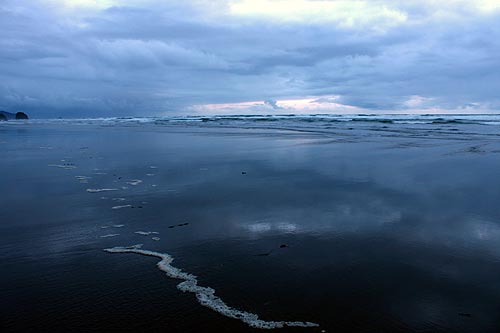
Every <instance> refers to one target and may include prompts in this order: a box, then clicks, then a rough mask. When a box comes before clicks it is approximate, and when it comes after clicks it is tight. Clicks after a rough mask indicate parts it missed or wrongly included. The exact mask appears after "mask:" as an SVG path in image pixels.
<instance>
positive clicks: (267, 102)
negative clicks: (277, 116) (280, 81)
mask: <svg viewBox="0 0 500 333" xmlns="http://www.w3.org/2000/svg"><path fill="white" fill-rule="evenodd" d="M264 104H265V105H269V106H270V107H272V108H273V109H275V110H280V109H283V108H282V107H281V106H279V105H278V102H276V101H275V100H272V99H268V100H265V101H264Z"/></svg>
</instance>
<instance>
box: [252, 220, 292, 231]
mask: <svg viewBox="0 0 500 333" xmlns="http://www.w3.org/2000/svg"><path fill="white" fill-rule="evenodd" d="M243 227H244V228H245V229H246V230H248V231H249V232H252V233H264V232H269V231H281V232H295V231H297V230H298V227H297V225H296V224H293V223H287V222H258V223H252V224H247V225H244V226H243Z"/></svg>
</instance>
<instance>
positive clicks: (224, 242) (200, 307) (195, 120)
mask: <svg viewBox="0 0 500 333" xmlns="http://www.w3.org/2000/svg"><path fill="white" fill-rule="evenodd" d="M0 150H1V151H2V153H1V158H0V175H1V177H0V188H1V193H2V196H1V198H2V204H1V205H0V221H1V223H0V237H1V242H0V258H1V262H2V274H1V277H0V280H1V286H2V288H1V292H0V299H1V300H2V302H1V303H0V304H1V311H0V326H1V327H3V329H2V330H3V331H6V332H26V331H41V330H52V331H90V330H100V331H150V332H156V331H168V332H200V331H202V332H255V331H261V330H262V331H266V330H275V331H280V332H281V331H282V332H415V331H419V332H422V331H426V332H483V333H486V332H498V331H499V330H500V318H499V315H498V314H499V313H500V288H499V287H498V277H499V276H500V206H499V205H498V199H499V198H500V168H499V165H500V117H498V116H488V115H484V116H483V115H479V116H461V115H455V116H446V115H438V116H436V115H425V116H414V115H392V116H384V115H380V116H372V115H356V116H328V115H313V116H246V117H242V116H219V117H201V116H200V117H171V118H139V117H137V118H107V119H79V120H76V119H75V120H36V119H35V120H29V121H8V122H5V123H1V124H0ZM159 262H160V263H161V264H160V265H157V264H158V263H159Z"/></svg>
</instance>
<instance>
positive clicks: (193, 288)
mask: <svg viewBox="0 0 500 333" xmlns="http://www.w3.org/2000/svg"><path fill="white" fill-rule="evenodd" d="M104 251H106V252H109V253H136V254H140V255H143V256H149V257H157V258H159V259H161V260H160V261H159V262H158V263H157V266H158V268H159V269H160V270H162V271H163V272H165V273H166V274H167V276H168V277H171V278H173V279H179V280H184V281H183V282H181V283H179V284H178V285H177V289H179V290H181V291H183V292H190V293H193V294H195V295H196V298H197V300H198V302H199V303H200V304H201V305H203V306H206V307H207V308H209V309H212V310H214V311H216V312H218V313H220V314H221V315H223V316H226V317H229V318H234V319H239V320H241V321H242V322H244V323H245V324H247V325H249V326H251V327H254V328H260V329H274V328H283V327H285V326H289V327H319V325H318V324H315V323H311V322H302V321H266V320H262V319H259V316H258V315H256V314H254V313H250V312H246V311H242V310H238V309H235V308H232V307H230V306H229V305H227V304H226V303H225V302H224V301H223V300H222V299H221V298H219V297H218V296H216V295H215V290H214V289H212V288H210V287H201V286H198V279H197V277H196V276H195V275H193V274H189V273H186V272H183V271H182V270H181V269H180V268H177V267H175V266H172V265H171V263H172V262H173V261H174V258H173V257H172V256H170V255H169V254H167V253H160V252H154V251H149V250H143V249H142V244H137V245H133V246H128V247H122V246H118V247H113V248H108V249H104Z"/></svg>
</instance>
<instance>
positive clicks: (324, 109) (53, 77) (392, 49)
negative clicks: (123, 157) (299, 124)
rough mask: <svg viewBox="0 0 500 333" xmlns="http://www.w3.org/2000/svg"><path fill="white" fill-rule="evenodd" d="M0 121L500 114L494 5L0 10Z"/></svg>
mask: <svg viewBox="0 0 500 333" xmlns="http://www.w3.org/2000/svg"><path fill="white" fill-rule="evenodd" d="M0 110H5V111H11V112H17V111H25V112H28V113H30V114H31V115H32V116H34V117H59V116H61V117H108V116H134V115H135V116H169V115H181V114H193V115H195V114H262V113H264V114H274V113H276V114H282V113H491V112H500V0H468V1H465V0H448V1H446V0H441V1H431V0H415V1H413V0H394V1H388V0H380V1H379V0H369V1H358V0H351V1H340V0H330V1H327V0H220V1H217V0H212V1H210V0H143V1H139V0H123V1H118V0H72V1H71V0H0Z"/></svg>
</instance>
